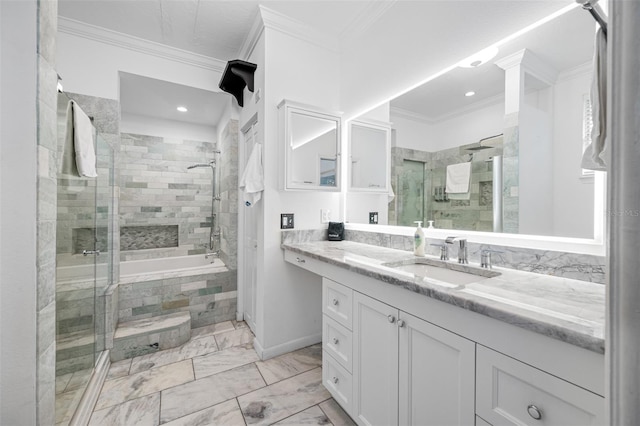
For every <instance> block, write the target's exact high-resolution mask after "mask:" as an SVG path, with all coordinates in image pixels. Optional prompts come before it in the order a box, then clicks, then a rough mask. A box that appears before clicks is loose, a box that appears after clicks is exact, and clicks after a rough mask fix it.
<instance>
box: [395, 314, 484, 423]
mask: <svg viewBox="0 0 640 426" xmlns="http://www.w3.org/2000/svg"><path fill="white" fill-rule="evenodd" d="M398 325H399V329H400V369H399V371H400V381H399V383H400V389H399V392H400V407H399V410H400V412H399V419H400V424H401V425H434V426H435V425H437V426H444V425H472V424H474V420H475V396H474V391H475V343H474V342H472V341H471V340H467V339H465V338H463V337H460V336H458V335H457V334H453V333H451V332H449V331H447V330H445V329H443V328H440V327H437V326H435V325H433V324H431V323H428V322H426V321H423V320H421V319H419V318H416V317H414V316H412V315H409V314H406V313H404V312H401V313H400V319H399V320H398Z"/></svg>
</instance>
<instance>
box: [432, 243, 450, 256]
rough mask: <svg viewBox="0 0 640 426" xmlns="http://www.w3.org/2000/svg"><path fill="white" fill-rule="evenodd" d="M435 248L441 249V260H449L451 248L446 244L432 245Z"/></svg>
mask: <svg viewBox="0 0 640 426" xmlns="http://www.w3.org/2000/svg"><path fill="white" fill-rule="evenodd" d="M431 245H432V246H434V247H440V260H449V247H447V245H446V244H444V243H442V244H431Z"/></svg>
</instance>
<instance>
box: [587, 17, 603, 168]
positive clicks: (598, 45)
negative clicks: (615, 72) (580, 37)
mask: <svg viewBox="0 0 640 426" xmlns="http://www.w3.org/2000/svg"><path fill="white" fill-rule="evenodd" d="M591 117H592V119H593V128H592V129H591V143H590V144H589V146H588V147H587V149H586V150H585V151H584V154H583V155H582V168H583V169H589V170H607V162H606V158H607V155H608V153H607V150H606V148H607V38H606V36H605V35H604V32H603V31H602V28H598V31H597V32H596V41H595V49H594V52H593V78H592V80H591Z"/></svg>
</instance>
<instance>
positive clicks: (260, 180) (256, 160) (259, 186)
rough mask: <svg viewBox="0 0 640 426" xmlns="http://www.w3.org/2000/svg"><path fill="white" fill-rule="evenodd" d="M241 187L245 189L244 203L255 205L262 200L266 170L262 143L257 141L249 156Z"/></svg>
mask: <svg viewBox="0 0 640 426" xmlns="http://www.w3.org/2000/svg"><path fill="white" fill-rule="evenodd" d="M240 189H242V190H243V191H244V204H245V205H246V206H247V207H251V206H253V205H254V204H255V203H257V202H258V201H259V200H260V197H261V196H262V191H263V190H264V170H263V168H262V144H260V143H256V144H255V145H254V146H253V151H251V155H250V156H249V161H247V165H246V166H245V168H244V173H242V178H241V179H240Z"/></svg>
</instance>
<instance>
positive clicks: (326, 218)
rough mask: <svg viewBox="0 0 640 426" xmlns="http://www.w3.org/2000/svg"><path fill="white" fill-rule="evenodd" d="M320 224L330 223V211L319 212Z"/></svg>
mask: <svg viewBox="0 0 640 426" xmlns="http://www.w3.org/2000/svg"><path fill="white" fill-rule="evenodd" d="M320 222H322V223H329V222H331V210H328V209H321V210H320Z"/></svg>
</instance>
